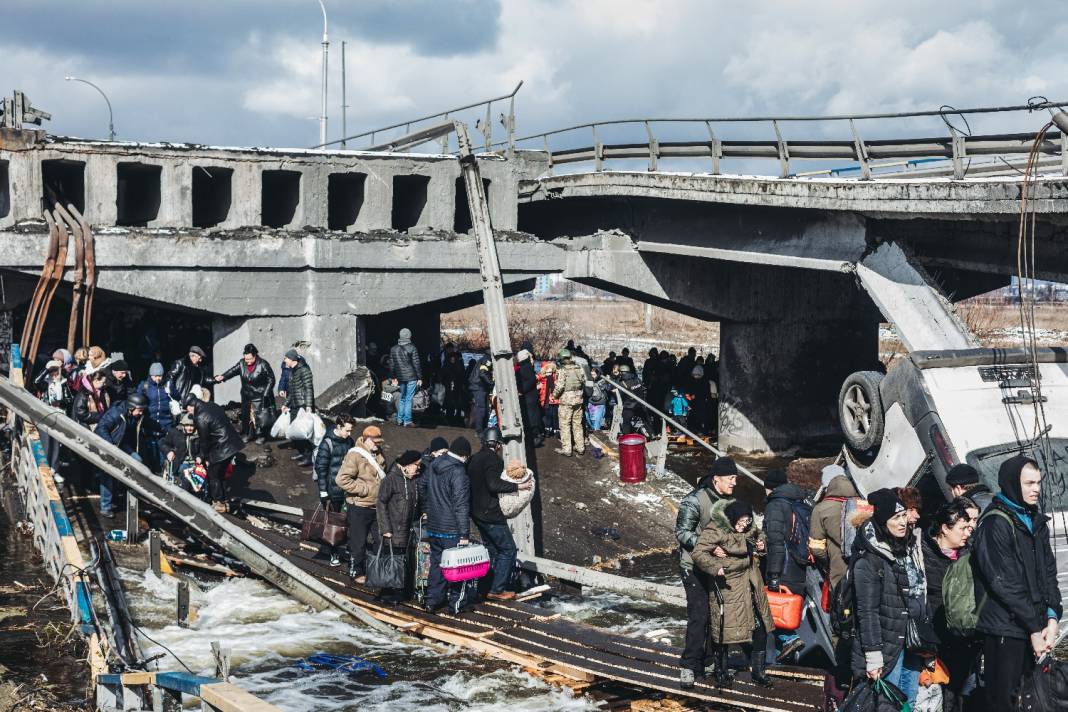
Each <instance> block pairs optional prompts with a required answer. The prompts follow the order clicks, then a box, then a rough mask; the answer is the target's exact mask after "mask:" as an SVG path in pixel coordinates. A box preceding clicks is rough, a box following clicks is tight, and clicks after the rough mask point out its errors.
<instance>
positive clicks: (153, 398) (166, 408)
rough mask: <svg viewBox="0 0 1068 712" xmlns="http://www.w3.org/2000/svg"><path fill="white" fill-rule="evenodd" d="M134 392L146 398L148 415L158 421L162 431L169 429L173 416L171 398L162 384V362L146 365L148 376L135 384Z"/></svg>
mask: <svg viewBox="0 0 1068 712" xmlns="http://www.w3.org/2000/svg"><path fill="white" fill-rule="evenodd" d="M136 392H137V393H140V394H141V395H143V396H144V397H145V398H147V399H148V416H149V417H150V418H152V420H154V421H156V422H157V423H159V426H160V427H161V428H163V430H164V431H167V430H170V428H171V425H172V424H173V423H174V417H173V416H172V415H171V399H170V397H169V396H168V395H167V388H166V387H165V386H164V384H163V364H162V363H154V364H152V365H151V366H149V367H148V378H146V379H145V380H143V381H141V382H140V383H138V384H137V391H136Z"/></svg>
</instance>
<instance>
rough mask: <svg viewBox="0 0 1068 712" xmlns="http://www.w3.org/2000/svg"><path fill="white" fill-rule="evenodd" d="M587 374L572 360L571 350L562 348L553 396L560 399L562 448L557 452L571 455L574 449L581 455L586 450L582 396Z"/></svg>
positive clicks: (567, 455) (566, 455)
mask: <svg viewBox="0 0 1068 712" xmlns="http://www.w3.org/2000/svg"><path fill="white" fill-rule="evenodd" d="M585 385H586V374H585V373H584V372H583V371H582V367H580V366H579V365H578V364H577V363H575V362H574V361H572V360H571V352H570V351H568V350H567V349H561V350H560V370H559V372H558V373H557V376H556V388H554V389H553V397H554V398H557V399H559V400H560V408H559V413H560V449H558V450H557V451H556V452H558V453H560V454H561V455H564V456H565V457H571V452H572V450H574V452H576V453H577V454H579V455H582V454H583V453H585V452H586V437H585V434H584V433H583V432H582V396H583V393H584V389H585Z"/></svg>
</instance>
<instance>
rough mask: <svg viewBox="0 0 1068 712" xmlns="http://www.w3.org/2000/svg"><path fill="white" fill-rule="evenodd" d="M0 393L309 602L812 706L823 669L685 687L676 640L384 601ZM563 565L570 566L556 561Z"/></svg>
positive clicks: (580, 685) (518, 650)
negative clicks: (763, 682) (762, 681)
mask: <svg viewBox="0 0 1068 712" xmlns="http://www.w3.org/2000/svg"><path fill="white" fill-rule="evenodd" d="M0 404H3V405H4V406H5V407H7V408H8V409H9V411H11V412H12V413H13V414H14V415H16V416H18V417H19V418H22V419H23V420H24V421H26V422H28V423H30V424H32V425H33V426H35V427H36V428H37V429H38V430H39V431H42V432H45V433H47V434H48V435H49V436H51V437H54V438H56V439H57V440H59V441H60V442H61V443H62V444H63V445H64V446H65V447H67V448H69V449H70V450H71V452H72V453H74V454H75V455H77V456H79V457H81V458H82V459H84V460H85V461H87V462H89V463H91V464H92V465H94V466H96V467H99V468H101V469H102V470H103V471H104V472H106V473H108V474H110V475H111V476H113V477H114V478H116V479H117V480H118V481H120V482H121V483H122V484H124V485H125V486H126V487H127V488H128V489H129V494H130V496H133V497H136V498H137V499H138V500H139V501H140V502H141V503H142V504H143V505H145V506H148V507H152V508H154V509H157V510H159V511H161V512H163V513H166V514H167V515H169V516H170V517H172V518H174V519H176V520H178V521H180V522H182V523H184V524H185V525H186V526H187V527H188V528H189V530H190V531H191V532H192V533H193V534H195V535H196V536H198V537H199V538H201V539H202V540H204V541H207V542H210V543H211V544H213V545H215V546H217V547H220V548H222V549H223V550H225V551H226V552H227V553H228V554H230V555H231V556H233V557H235V558H237V559H239V560H240V561H242V562H243V563H244V564H245V565H246V566H247V567H248V568H249V569H250V570H251V571H252V572H253V573H255V574H257V575H259V576H261V577H263V578H264V579H266V580H267V581H269V582H270V583H272V584H274V585H275V586H278V587H279V588H280V589H282V590H284V591H286V592H288V593H290V594H291V595H293V596H294V597H295V598H297V599H298V600H300V601H302V602H304V603H307V604H309V605H312V606H315V607H318V608H324V607H335V608H338V609H340V610H342V611H344V612H345V613H348V614H349V615H351V616H352V617H354V618H356V619H358V620H359V621H362V622H363V623H365V624H367V625H369V626H372V627H374V628H375V629H377V630H380V631H383V632H387V633H388V634H391V635H398V636H416V637H419V638H423V639H425V640H429V641H435V642H438V643H444V644H448V645H455V646H458V647H462V648H466V649H469V650H472V651H476V652H478V653H481V654H484V655H487V656H489V657H492V658H495V659H497V660H501V661H505V662H508V663H512V664H516V665H521V666H522V667H523V668H524V669H526V670H528V671H530V672H532V673H534V674H537V675H540V676H542V677H544V678H546V679H548V680H549V681H551V682H553V683H555V684H560V685H566V686H568V687H570V688H572V689H574V690H576V691H585V692H589V693H590V694H600V695H601V696H603V697H609V698H611V697H615V698H616V699H631V700H634V699H642V698H646V699H648V698H649V697H651V696H652V697H658V696H663V695H665V694H666V695H670V696H672V697H674V698H676V699H678V700H679V701H680V702H686V701H687V700H689V701H692V702H694V703H717V704H720V705H728V706H732V707H740V708H744V709H752V710H765V711H767V712H800V711H802V710H812V709H817V708H818V707H819V704H820V701H821V698H822V691H821V684H820V683H821V682H822V674H820V673H819V672H818V671H814V670H808V669H802V668H778V669H773V671H772V672H773V674H775V675H776V677H777V678H778V679H777V681H776V686H775V689H773V690H770V691H769V690H765V689H762V688H759V687H756V686H754V685H752V684H751V683H750V682H749V679H748V676H747V675H746V674H745V673H742V674H740V675H739V679H738V680H737V682H736V684H735V686H734V689H731V690H719V689H717V688H715V687H713V686H712V685H710V684H704V683H701V682H699V683H698V684H697V685H695V687H694V688H693V689H692V690H681V689H679V686H678V667H677V666H678V658H679V654H680V652H681V651H680V650H679V649H678V648H674V647H672V646H669V645H663V644H660V643H655V642H651V641H647V640H644V639H636V638H631V637H628V636H624V635H619V634H616V633H612V632H610V631H607V630H603V629H598V628H595V627H592V626H588V625H583V624H578V623H573V622H569V621H566V620H564V619H562V618H560V617H559V615H557V614H553V613H552V612H551V611H549V610H548V609H544V608H541V607H539V606H537V605H534V604H533V603H531V602H526V601H514V602H485V603H479V604H477V605H476V606H475V607H474V609H473V610H471V611H465V612H463V613H461V614H459V615H454V614H450V613H440V612H439V613H434V614H431V613H428V612H426V611H424V610H423V609H421V608H419V607H417V606H415V605H413V604H402V605H399V606H391V605H388V604H386V603H383V602H379V601H376V600H375V597H374V594H373V592H372V591H370V590H368V589H366V588H363V587H360V586H356V585H354V584H352V583H351V582H349V581H348V580H347V579H346V578H345V577H344V576H343V575H341V573H340V572H339V571H338V570H337V569H335V568H331V567H329V566H327V565H326V562H324V561H319V560H316V558H315V552H314V551H311V550H309V549H307V548H306V546H307V545H304V546H302V545H301V543H300V541H299V540H298V537H297V536H294V535H289V534H287V533H286V530H285V529H284V528H283V527H278V526H273V525H271V524H270V523H269V522H267V521H265V520H264V518H262V517H257V516H244V517H242V516H240V515H239V514H220V513H217V512H215V511H213V510H212V508H211V507H210V506H208V505H206V504H205V503H204V502H202V501H200V500H199V499H197V498H195V497H193V496H192V495H189V494H188V493H186V492H184V491H183V490H181V489H180V488H178V487H177V486H174V485H172V484H169V483H167V482H166V481H165V480H164V479H162V478H160V477H158V476H156V475H153V474H152V473H151V472H150V471H149V470H148V469H147V468H145V467H144V465H142V464H141V463H139V462H137V461H135V460H133V459H132V458H130V457H129V456H127V455H126V454H124V453H123V452H122V451H120V450H119V449H118V448H116V447H115V446H113V445H111V444H110V443H107V442H106V441H104V440H103V439H102V438H100V437H98V436H97V435H95V434H94V433H92V432H90V431H88V430H86V429H85V428H82V427H81V426H79V425H78V424H77V423H75V422H74V421H72V420H71V419H69V418H68V417H66V416H65V415H64V414H63V413H62V412H60V411H57V410H55V409H52V408H50V407H48V406H47V405H45V404H44V403H42V402H41V401H39V400H37V399H35V398H33V397H32V396H31V395H30V394H29V393H27V392H26V391H25V390H23V389H22V388H19V387H17V386H15V385H13V384H12V383H11V382H9V381H7V380H5V379H0ZM559 567H560V569H561V570H566V569H567V567H566V566H565V565H562V564H561V565H559ZM634 584H635V585H634V590H635V591H640V589H641V585H640V584H641V582H638V581H635V582H634ZM665 588H666V587H665ZM620 690H623V691H624V692H620Z"/></svg>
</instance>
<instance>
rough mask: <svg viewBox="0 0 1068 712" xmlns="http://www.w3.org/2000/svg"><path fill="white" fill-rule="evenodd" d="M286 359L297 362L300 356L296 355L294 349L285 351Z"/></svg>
mask: <svg viewBox="0 0 1068 712" xmlns="http://www.w3.org/2000/svg"><path fill="white" fill-rule="evenodd" d="M286 358H287V359H289V360H290V361H299V360H300V354H298V353H297V350H296V349H290V350H289V351H286Z"/></svg>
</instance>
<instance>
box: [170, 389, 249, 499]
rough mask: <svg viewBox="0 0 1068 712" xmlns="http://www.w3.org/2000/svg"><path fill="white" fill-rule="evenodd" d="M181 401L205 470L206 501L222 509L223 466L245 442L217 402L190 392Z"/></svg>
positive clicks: (224, 477)
mask: <svg viewBox="0 0 1068 712" xmlns="http://www.w3.org/2000/svg"><path fill="white" fill-rule="evenodd" d="M182 405H183V406H184V407H185V412H186V413H188V414H189V415H191V416H193V422H194V423H195V424H196V427H197V435H198V436H199V438H200V454H201V457H202V458H203V459H204V466H205V467H206V468H207V471H208V477H207V479H208V501H210V502H211V506H212V509H214V510H215V511H216V512H225V511H226V499H227V492H226V469H227V467H229V465H230V463H231V461H232V460H233V458H234V456H235V455H237V453H239V452H241V449H242V448H244V447H245V443H244V441H243V440H242V439H241V436H240V435H239V434H238V432H237V430H236V429H235V428H234V426H233V425H232V424H231V423H230V419H229V418H227V417H226V411H224V410H223V409H222V406H220V405H219V404H218V403H209V402H207V401H202V400H200V399H199V398H197V397H196V396H195V395H193V394H192V393H190V394H189V395H187V396H186V397H185V400H184V401H183V402H182Z"/></svg>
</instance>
